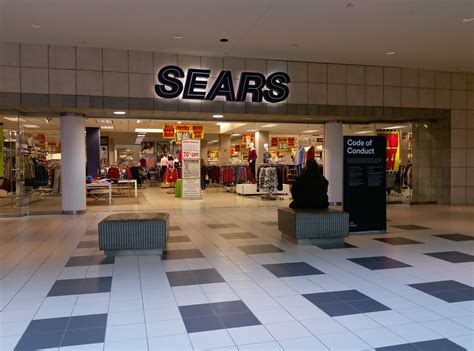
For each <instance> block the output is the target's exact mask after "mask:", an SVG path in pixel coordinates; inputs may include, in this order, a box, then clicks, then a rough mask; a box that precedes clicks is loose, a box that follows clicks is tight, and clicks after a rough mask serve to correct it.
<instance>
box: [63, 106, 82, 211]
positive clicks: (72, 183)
mask: <svg viewBox="0 0 474 351" xmlns="http://www.w3.org/2000/svg"><path fill="white" fill-rule="evenodd" d="M61 200H62V209H63V212H64V213H66V214H76V213H81V212H85V210H86V137H85V134H84V117H83V116H78V115H69V114H68V115H63V116H61Z"/></svg>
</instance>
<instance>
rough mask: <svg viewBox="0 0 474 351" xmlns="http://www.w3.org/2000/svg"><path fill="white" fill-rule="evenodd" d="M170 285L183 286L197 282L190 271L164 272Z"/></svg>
mask: <svg viewBox="0 0 474 351" xmlns="http://www.w3.org/2000/svg"><path fill="white" fill-rule="evenodd" d="M166 276H167V277H168V281H169V283H170V285H171V286H184V285H195V284H199V283H198V282H197V280H196V277H195V276H194V274H193V273H192V272H191V271H174V272H166Z"/></svg>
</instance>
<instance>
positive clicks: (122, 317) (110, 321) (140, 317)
mask: <svg viewBox="0 0 474 351" xmlns="http://www.w3.org/2000/svg"><path fill="white" fill-rule="evenodd" d="M144 322H145V316H144V314H143V310H133V311H123V312H110V313H109V315H108V317H107V326H110V325H121V324H138V323H144Z"/></svg>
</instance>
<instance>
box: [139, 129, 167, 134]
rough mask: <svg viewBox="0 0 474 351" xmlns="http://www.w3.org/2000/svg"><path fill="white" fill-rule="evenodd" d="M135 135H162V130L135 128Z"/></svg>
mask: <svg viewBox="0 0 474 351" xmlns="http://www.w3.org/2000/svg"><path fill="white" fill-rule="evenodd" d="M135 133H163V129H161V128H160V129H158V128H156V129H155V128H135Z"/></svg>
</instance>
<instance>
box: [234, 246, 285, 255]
mask: <svg viewBox="0 0 474 351" xmlns="http://www.w3.org/2000/svg"><path fill="white" fill-rule="evenodd" d="M237 247H238V248H239V249H240V250H242V251H243V252H245V253H246V254H247V255H255V254H263V253H273V252H285V251H283V250H282V249H280V248H278V247H276V246H274V245H268V244H267V245H243V246H237Z"/></svg>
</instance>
